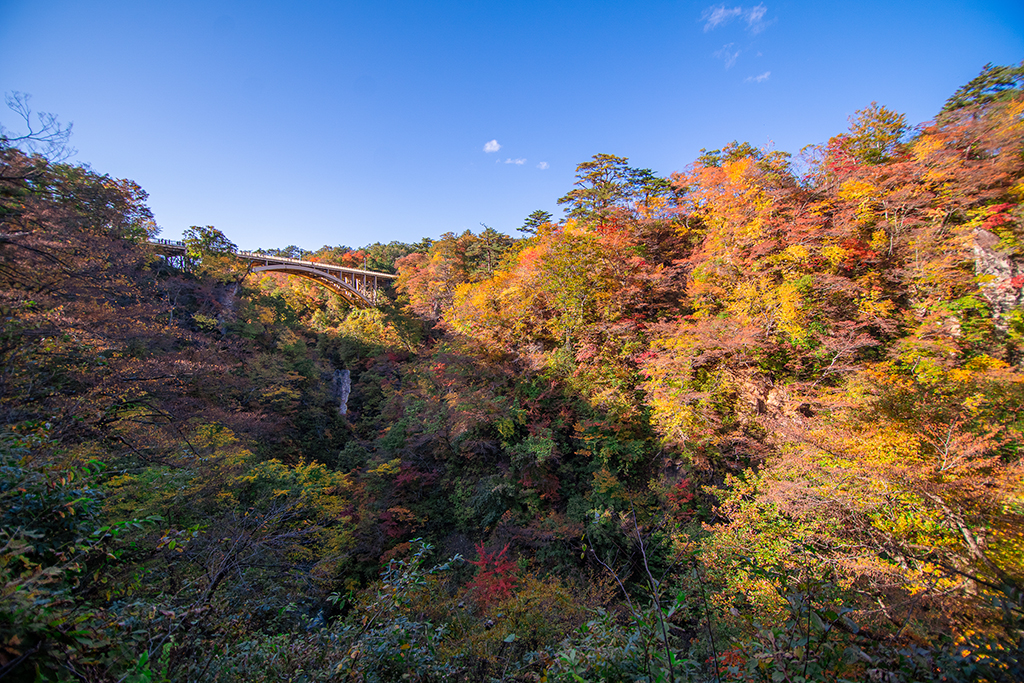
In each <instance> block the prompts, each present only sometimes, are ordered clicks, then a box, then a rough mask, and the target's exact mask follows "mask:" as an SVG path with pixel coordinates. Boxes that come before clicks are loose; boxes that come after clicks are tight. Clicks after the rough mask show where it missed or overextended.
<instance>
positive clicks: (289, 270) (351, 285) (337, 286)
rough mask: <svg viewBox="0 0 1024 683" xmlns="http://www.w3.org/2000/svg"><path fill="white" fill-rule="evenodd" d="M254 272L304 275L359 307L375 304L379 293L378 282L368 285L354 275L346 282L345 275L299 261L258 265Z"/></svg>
mask: <svg viewBox="0 0 1024 683" xmlns="http://www.w3.org/2000/svg"><path fill="white" fill-rule="evenodd" d="M252 272H254V273H284V274H285V275H295V276H297V277H304V278H306V279H307V280H312V281H313V282H316V283H317V284H319V285H321V286H323V287H326V288H327V289H329V290H331V291H332V292H334V293H335V294H339V295H340V296H342V297H343V298H344V299H345V300H346V301H348V302H349V303H350V304H352V305H353V306H357V307H359V308H369V307H371V306H373V305H374V300H375V299H376V295H377V285H376V283H373V285H372V286H368V285H369V283H368V282H366V281H365V278H363V281H362V282H360V280H359V279H357V278H355V277H353V278H351V282H346V281H345V279H343V278H344V276H342V277H337V276H336V275H334V274H332V273H330V272H327V271H323V270H318V269H316V268H311V267H309V266H303V265H299V264H297V263H274V264H270V265H266V266H258V267H256V268H253V269H252ZM360 284H362V287H360ZM360 289H362V291H360Z"/></svg>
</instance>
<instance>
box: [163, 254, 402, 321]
mask: <svg viewBox="0 0 1024 683" xmlns="http://www.w3.org/2000/svg"><path fill="white" fill-rule="evenodd" d="M150 244H152V245H153V246H154V247H155V248H156V250H157V251H158V252H161V253H164V254H167V255H170V256H182V257H184V255H185V253H186V251H187V249H188V247H187V246H186V244H185V243H184V242H179V241H177V240H162V239H153V240H150ZM232 255H233V256H234V257H235V258H240V259H242V260H245V261H249V262H251V263H252V264H257V263H259V264H262V265H260V266H259V267H257V268H253V267H252V266H250V270H252V271H253V272H257V273H260V272H277V273H284V274H286V275H296V276H299V277H304V278H307V279H310V280H314V281H315V282H318V283H319V284H321V285H323V286H325V287H327V288H328V289H331V290H332V291H334V292H336V293H337V294H339V295H341V296H343V297H344V298H345V299H347V300H348V301H349V303H351V304H353V305H355V306H373V305H375V304H376V302H377V288H378V286H379V285H380V281H381V280H395V279H397V278H398V276H397V275H392V274H391V273H378V272H375V271H372V270H362V269H360V268H346V267H345V266H337V265H334V264H333V263H323V262H321V261H303V260H302V259H296V258H288V257H286V256H271V255H269V254H259V253H256V252H252V251H236V252H234V253H233V254H232Z"/></svg>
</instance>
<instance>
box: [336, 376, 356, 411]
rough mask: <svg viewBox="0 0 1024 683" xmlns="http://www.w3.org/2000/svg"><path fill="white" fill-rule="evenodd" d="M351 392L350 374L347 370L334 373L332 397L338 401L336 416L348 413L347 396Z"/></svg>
mask: <svg viewBox="0 0 1024 683" xmlns="http://www.w3.org/2000/svg"><path fill="white" fill-rule="evenodd" d="M351 392H352V373H350V372H349V371H348V370H335V371H334V397H335V398H337V399H338V414H339V415H345V414H346V413H348V395H349V393H351Z"/></svg>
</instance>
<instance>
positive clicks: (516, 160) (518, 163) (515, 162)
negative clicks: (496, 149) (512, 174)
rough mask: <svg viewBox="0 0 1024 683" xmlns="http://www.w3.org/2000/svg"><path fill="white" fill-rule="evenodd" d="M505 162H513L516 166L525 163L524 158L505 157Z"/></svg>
mask: <svg viewBox="0 0 1024 683" xmlns="http://www.w3.org/2000/svg"><path fill="white" fill-rule="evenodd" d="M505 163H506V164H515V165H516V166H522V165H523V164H525V163H526V159H505Z"/></svg>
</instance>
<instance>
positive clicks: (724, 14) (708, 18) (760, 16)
mask: <svg viewBox="0 0 1024 683" xmlns="http://www.w3.org/2000/svg"><path fill="white" fill-rule="evenodd" d="M767 13H768V8H767V7H765V5H764V3H758V4H757V5H754V6H753V7H751V8H750V9H744V8H743V7H726V6H725V5H724V4H722V5H712V6H711V7H708V8H707V9H706V10H704V13H703V14H701V15H700V18H701V20H703V21H705V22H707V23H705V24H704V32H705V33H706V32H708V31H710V30H712V29H715V28H718V27H719V26H721V25H722V24H728V23H729V22H730V21H732V20H733V19H737V18H739V19H743V21H745V22H746V23H747V28H748V29H750V31H751V32H752V33H760V32H761V31H763V30H764V29H765V27H767V26H768V24H770V23H771V22H766V21H765V20H764V16H765V14H767Z"/></svg>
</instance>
